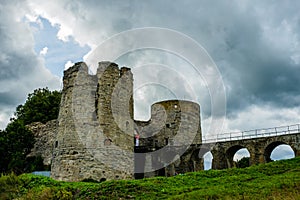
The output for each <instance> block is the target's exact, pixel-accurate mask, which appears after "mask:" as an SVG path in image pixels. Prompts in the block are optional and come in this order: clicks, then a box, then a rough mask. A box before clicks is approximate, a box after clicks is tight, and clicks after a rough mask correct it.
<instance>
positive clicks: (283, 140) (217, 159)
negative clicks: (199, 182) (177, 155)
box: [196, 124, 300, 169]
mask: <svg viewBox="0 0 300 200" xmlns="http://www.w3.org/2000/svg"><path fill="white" fill-rule="evenodd" d="M282 144H286V145H289V146H290V147H291V148H292V149H293V151H294V154H295V156H300V124H296V125H289V126H281V127H274V128H268V129H257V130H250V131H244V132H235V133H225V134H220V135H218V136H217V137H212V138H204V139H203V144H202V145H201V147H200V148H198V149H197V150H198V151H199V153H198V155H199V157H200V159H201V162H200V163H201V165H202V169H203V156H204V154H205V153H207V152H209V151H210V152H211V153H212V155H213V162H212V168H213V169H225V168H231V167H233V166H234V162H233V156H234V154H235V153H236V152H237V151H238V150H240V149H242V148H247V150H248V151H249V153H250V163H249V164H250V165H255V164H260V163H267V162H270V161H271V158H270V156H271V153H272V151H273V150H274V149H275V148H276V147H277V146H279V145H282ZM197 150H196V151H197Z"/></svg>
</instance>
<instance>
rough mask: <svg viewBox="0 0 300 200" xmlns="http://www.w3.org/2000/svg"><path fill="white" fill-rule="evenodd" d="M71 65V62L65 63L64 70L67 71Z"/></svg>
mask: <svg viewBox="0 0 300 200" xmlns="http://www.w3.org/2000/svg"><path fill="white" fill-rule="evenodd" d="M73 65H74V63H73V62H72V61H70V60H68V62H66V64H65V70H67V69H69V68H70V67H72V66H73Z"/></svg>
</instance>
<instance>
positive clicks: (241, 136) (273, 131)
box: [202, 124, 300, 143]
mask: <svg viewBox="0 0 300 200" xmlns="http://www.w3.org/2000/svg"><path fill="white" fill-rule="evenodd" d="M295 133H300V124H294V125H289V126H279V127H273V128H265V129H255V130H248V131H241V132H229V133H222V134H218V135H215V136H213V135H212V136H209V137H203V139H202V142H203V143H213V142H227V141H233V140H246V139H254V138H262V137H272V136H279V135H288V134H295Z"/></svg>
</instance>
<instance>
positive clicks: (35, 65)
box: [0, 1, 59, 129]
mask: <svg viewBox="0 0 300 200" xmlns="http://www.w3.org/2000/svg"><path fill="white" fill-rule="evenodd" d="M27 12H29V11H28V7H27V5H26V4H25V2H23V1H6V2H3V3H2V4H1V6H0V19H1V20H0V46H1V49H0V58H4V59H3V60H2V59H1V60H0V68H1V73H0V85H1V86H2V87H1V89H0V112H1V118H0V126H1V127H0V128H2V129H3V128H5V126H6V124H7V122H8V120H9V117H10V116H11V115H12V113H13V112H14V110H15V108H16V106H17V105H19V104H22V103H24V101H25V99H26V97H27V94H29V93H31V92H33V90H34V89H36V88H39V87H46V86H48V87H49V88H50V89H59V78H58V77H56V76H53V75H52V74H51V73H50V71H49V70H48V69H47V68H46V67H45V65H44V60H43V59H42V58H41V57H40V55H38V54H37V53H35V52H34V40H33V35H32V32H31V29H30V27H29V25H28V22H26V20H25V21H24V20H22V19H23V18H24V16H25V14H26V13H27ZM4 27H5V28H4Z"/></svg>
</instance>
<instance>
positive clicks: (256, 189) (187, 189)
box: [0, 157, 300, 200]
mask: <svg viewBox="0 0 300 200" xmlns="http://www.w3.org/2000/svg"><path fill="white" fill-rule="evenodd" d="M0 199H39V200H43V199H300V157H298V158H295V159H291V160H285V161H276V162H272V163H268V164H263V165H257V166H252V167H249V168H243V169H238V168H234V169H227V170H209V171H201V172H193V173H186V174H184V175H178V176H175V177H170V178H163V177H156V178H151V179H143V180H120V181H105V182H102V183H85V182H75V183H69V182H60V181H55V180H53V179H51V178H47V177H42V176H35V175H32V174H23V175H20V176H15V175H14V174H10V175H6V176H1V178H0Z"/></svg>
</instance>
